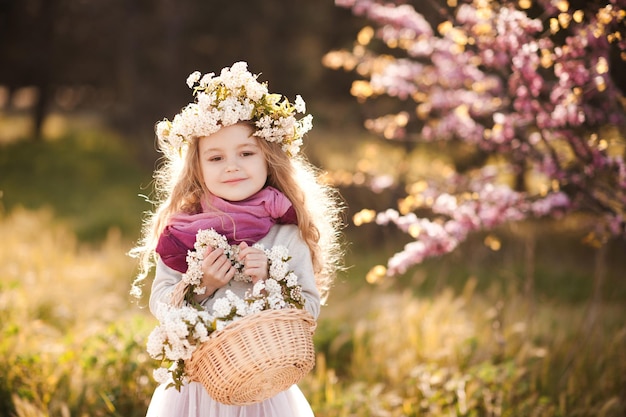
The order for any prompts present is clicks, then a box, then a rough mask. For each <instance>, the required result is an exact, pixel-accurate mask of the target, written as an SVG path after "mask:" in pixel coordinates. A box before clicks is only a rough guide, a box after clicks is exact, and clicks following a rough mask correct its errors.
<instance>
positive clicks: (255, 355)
mask: <svg viewBox="0 0 626 417" xmlns="http://www.w3.org/2000/svg"><path fill="white" fill-rule="evenodd" d="M315 326H316V323H315V319H314V318H313V317H312V316H311V314H309V313H308V312H307V311H305V310H299V309H293V308H289V309H284V310H265V311H262V312H260V313H257V314H253V315H251V316H247V317H244V318H242V319H239V320H237V321H235V322H233V323H231V324H229V325H227V326H226V327H225V328H224V329H223V330H220V331H216V332H214V333H213V334H211V336H210V338H209V340H207V341H206V342H204V343H203V344H202V345H200V346H199V347H198V348H197V349H196V351H195V352H194V353H193V356H192V358H191V360H189V361H187V363H186V364H185V371H186V373H187V375H188V376H189V378H190V379H191V380H192V381H198V382H200V383H202V385H203V386H204V387H205V388H206V390H207V392H208V393H209V395H210V396H211V397H212V398H213V399H215V400H216V401H219V402H221V403H223V404H229V405H247V404H253V403H257V402H261V401H263V400H266V399H268V398H271V397H273V396H274V395H276V394H278V393H279V392H281V391H284V390H286V389H288V388H289V387H290V386H292V385H293V384H296V383H298V382H299V381H300V380H301V379H302V378H303V377H304V376H306V375H307V374H308V373H309V372H310V371H311V370H312V369H313V366H314V365H315V348H314V345H313V333H314V331H315Z"/></svg>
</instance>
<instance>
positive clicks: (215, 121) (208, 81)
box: [156, 62, 312, 157]
mask: <svg viewBox="0 0 626 417" xmlns="http://www.w3.org/2000/svg"><path fill="white" fill-rule="evenodd" d="M187 85H188V86H189V88H192V89H193V94H194V95H195V102H193V103H190V104H188V105H187V106H186V107H185V108H183V110H182V111H181V112H180V113H179V114H177V115H176V116H175V117H174V119H173V121H172V122H169V121H167V120H164V121H162V122H160V123H158V124H157V126H156V133H157V137H158V138H159V143H160V145H161V147H162V149H163V150H164V152H165V154H166V156H168V157H172V156H174V155H177V157H180V156H182V151H183V150H184V148H185V146H186V144H187V143H188V141H190V140H191V139H192V138H193V137H199V136H207V135H210V134H212V133H215V132H216V131H218V130H219V129H220V128H221V127H222V126H230V125H233V124H235V123H237V122H240V121H246V120H251V119H252V118H254V119H255V122H256V123H257V131H256V132H255V136H258V137H260V138H263V139H265V140H267V141H269V142H278V143H281V145H282V149H283V150H284V151H285V152H287V153H288V154H289V155H290V156H291V155H295V154H296V153H297V152H299V150H300V147H301V145H302V136H303V135H304V134H305V133H306V132H308V131H309V130H310V129H311V126H312V124H311V119H312V116H311V115H306V116H305V117H303V118H302V119H300V120H299V121H298V120H296V117H295V116H296V114H298V113H301V114H304V113H305V112H306V103H305V102H304V100H303V99H302V97H301V96H299V95H297V96H296V99H295V102H294V104H293V106H292V105H291V104H289V101H288V100H287V99H286V98H284V97H283V96H282V95H280V94H270V93H269V92H268V89H267V84H266V83H261V82H259V81H258V80H257V76H256V75H253V74H252V73H250V72H249V71H248V64H247V63H245V62H236V63H235V64H233V65H232V66H231V67H230V68H228V67H226V68H224V69H222V71H221V72H220V75H219V76H217V77H216V76H215V73H212V72H211V73H208V74H205V75H201V73H200V72H199V71H195V72H193V73H192V74H190V75H189V76H188V77H187ZM167 148H170V149H167ZM172 150H173V151H174V152H172Z"/></svg>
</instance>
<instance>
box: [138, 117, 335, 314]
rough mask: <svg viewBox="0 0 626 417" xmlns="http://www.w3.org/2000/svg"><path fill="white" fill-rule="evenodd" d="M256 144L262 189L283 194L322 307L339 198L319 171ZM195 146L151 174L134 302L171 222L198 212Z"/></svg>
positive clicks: (331, 270) (201, 191)
mask: <svg viewBox="0 0 626 417" xmlns="http://www.w3.org/2000/svg"><path fill="white" fill-rule="evenodd" d="M242 124H246V125H248V126H250V131H251V133H252V131H253V127H252V126H251V125H250V123H247V122H242ZM256 139H257V143H258V145H259V147H260V148H261V150H262V152H263V154H264V156H265V160H266V163H267V167H268V179H267V185H271V186H272V187H274V188H276V189H278V190H280V191H281V192H282V193H283V194H285V196H286V197H287V198H288V199H289V201H291V203H292V205H293V207H294V209H295V211H296V215H297V219H298V228H299V230H300V235H301V237H302V239H303V240H304V242H305V243H306V244H307V246H308V247H309V250H310V252H311V258H312V262H313V269H314V272H315V281H316V286H317V289H318V291H319V292H320V296H321V297H322V302H323V301H325V299H326V297H327V295H328V291H329V290H330V287H331V285H332V282H333V280H334V278H335V275H336V274H337V272H338V270H339V269H340V268H341V267H342V255H343V248H342V244H341V240H340V237H341V233H340V232H341V227H342V225H343V221H342V211H343V204H342V203H341V199H340V197H339V194H338V192H337V191H336V190H335V189H334V188H332V187H330V186H329V185H327V184H325V183H323V182H322V181H321V180H320V178H319V174H320V172H319V170H318V169H317V168H316V167H315V166H313V165H312V164H311V163H310V162H309V161H308V160H307V159H306V158H305V157H304V156H302V155H298V156H288V155H287V154H286V153H285V152H284V151H283V150H282V148H281V145H280V144H279V143H271V142H268V141H266V140H263V139H260V138H256ZM198 142H199V138H193V139H192V140H190V143H189V145H188V147H187V149H186V151H184V152H182V154H178V155H177V157H175V156H174V155H172V154H169V155H168V154H167V153H166V156H167V157H166V158H164V160H163V161H162V164H161V166H160V167H159V168H157V169H156V170H155V172H154V191H155V197H156V199H155V201H154V202H153V204H154V206H155V210H154V211H152V212H149V213H147V215H146V218H145V220H144V224H143V229H142V237H141V240H140V242H139V244H138V245H137V246H136V247H135V248H134V249H132V250H131V252H130V255H131V256H135V257H137V258H139V268H140V269H139V273H138V274H137V277H136V278H135V281H134V282H133V286H132V290H131V294H133V295H135V296H137V297H140V296H141V293H142V291H141V284H142V281H143V280H144V279H145V278H146V277H147V276H148V274H149V273H150V270H151V269H152V267H153V266H154V263H155V260H156V253H155V247H156V244H157V241H158V238H159V235H160V233H161V232H162V231H163V229H164V228H165V226H166V225H167V222H168V220H169V219H170V217H171V216H172V215H174V214H176V213H180V212H185V213H189V214H192V213H196V212H199V211H200V210H201V205H200V204H201V200H202V197H203V196H204V195H205V194H206V193H208V190H207V189H206V187H205V185H204V181H203V180H202V174H201V171H200V160H199V155H198ZM160 145H161V146H163V144H160ZM161 149H163V148H162V147H161Z"/></svg>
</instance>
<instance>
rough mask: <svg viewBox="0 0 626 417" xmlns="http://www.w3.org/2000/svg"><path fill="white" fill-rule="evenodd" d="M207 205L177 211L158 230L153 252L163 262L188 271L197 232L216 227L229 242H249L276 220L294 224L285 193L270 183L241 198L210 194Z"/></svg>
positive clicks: (295, 220)
mask: <svg viewBox="0 0 626 417" xmlns="http://www.w3.org/2000/svg"><path fill="white" fill-rule="evenodd" d="M209 201H210V205H205V204H204V203H203V204H202V212H201V213H197V214H184V213H181V214H176V215H174V216H172V218H171V219H170V220H169V222H168V224H167V226H166V227H165V229H164V230H163V233H161V236H160V237H159V241H158V243H157V246H156V252H157V253H158V254H159V255H160V256H161V260H163V262H164V263H165V265H167V266H169V267H170V268H172V269H175V270H177V271H179V272H185V271H187V251H188V250H194V248H193V245H194V243H195V242H196V233H198V230H200V229H202V230H205V229H211V228H212V229H215V231H216V232H218V233H220V234H222V235H224V236H226V238H227V239H228V243H230V244H231V245H236V244H239V243H241V242H246V243H248V244H249V245H252V244H254V243H256V242H258V241H259V240H260V239H261V238H262V237H264V236H265V235H266V234H267V233H268V232H269V230H270V228H271V227H272V225H274V224H276V223H278V224H297V219H296V212H295V210H294V208H293V206H292V205H291V202H290V201H289V199H287V197H286V196H285V195H284V194H283V193H281V192H280V191H278V190H277V189H275V188H273V187H265V188H263V189H262V190H261V191H259V192H258V193H256V194H254V195H253V196H251V197H249V198H247V199H245V200H242V201H236V202H232V201H226V200H223V199H221V198H219V197H215V196H211V198H210V200H209Z"/></svg>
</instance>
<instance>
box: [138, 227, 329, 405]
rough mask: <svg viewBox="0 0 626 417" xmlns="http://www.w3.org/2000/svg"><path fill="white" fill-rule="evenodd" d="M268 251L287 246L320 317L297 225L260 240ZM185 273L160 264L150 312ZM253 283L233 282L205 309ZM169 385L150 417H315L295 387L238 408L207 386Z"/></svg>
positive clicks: (155, 399)
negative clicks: (216, 397)
mask: <svg viewBox="0 0 626 417" xmlns="http://www.w3.org/2000/svg"><path fill="white" fill-rule="evenodd" d="M259 243H262V244H263V245H264V246H265V247H266V248H270V247H273V246H275V245H282V246H286V247H287V248H288V249H289V254H290V255H291V259H290V260H289V267H290V269H291V270H293V271H294V273H295V274H296V275H297V276H298V281H299V284H300V285H301V286H302V294H303V296H304V298H305V299H306V304H305V308H306V310H308V311H309V313H311V314H312V315H313V317H315V318H317V316H318V314H319V308H320V297H319V293H318V292H317V289H316V287H315V276H314V274H313V265H312V262H311V254H310V252H309V249H308V246H307V245H306V243H305V242H304V241H303V240H302V238H301V237H300V232H299V230H298V227H297V226H295V225H274V226H273V227H272V228H271V229H270V231H269V233H268V234H267V235H266V236H265V237H264V238H263V239H261V240H260V241H259ZM180 279H181V274H180V273H179V272H177V271H175V270H173V269H171V268H169V267H167V266H166V265H165V264H163V263H162V262H160V261H159V263H158V264H157V270H156V276H155V279H154V282H153V284H152V290H151V293H150V310H151V311H152V312H153V314H154V313H155V312H156V309H157V307H158V304H159V302H167V300H168V299H169V296H170V293H171V291H172V289H173V287H174V286H175V285H176V284H177V283H178V282H179V281H180ZM250 286H251V284H249V283H243V282H234V281H231V284H230V285H227V286H225V287H223V288H221V289H219V290H218V291H217V292H216V293H215V295H214V296H212V297H210V298H209V299H208V300H207V301H205V302H204V303H203V304H204V307H205V308H206V309H207V310H209V311H210V310H211V307H212V305H213V302H214V300H215V299H218V298H220V297H221V296H222V295H223V293H224V292H225V291H226V290H231V291H233V292H234V293H235V294H237V295H239V296H243V295H244V294H245V292H246V290H247V289H248V288H250ZM166 386H167V383H165V384H162V385H160V386H158V387H157V388H156V390H155V392H154V395H153V396H152V400H151V401H150V406H149V407H148V412H147V417H313V411H312V410H311V407H310V405H309V403H308V401H307V400H306V398H305V397H304V395H303V394H302V392H301V391H300V389H299V388H298V387H297V386H296V385H293V386H292V387H291V388H289V389H287V390H286V391H282V392H280V393H279V394H277V395H275V396H274V397H272V398H269V399H267V400H265V401H263V402H260V403H256V404H251V405H245V406H236V405H226V404H222V403H219V402H217V401H215V400H214V399H213V398H211V397H210V396H209V394H208V393H207V391H206V390H205V389H204V387H203V386H202V385H201V384H200V383H197V382H190V383H189V384H185V385H183V386H182V387H181V388H180V391H178V390H176V388H173V387H170V388H166Z"/></svg>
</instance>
